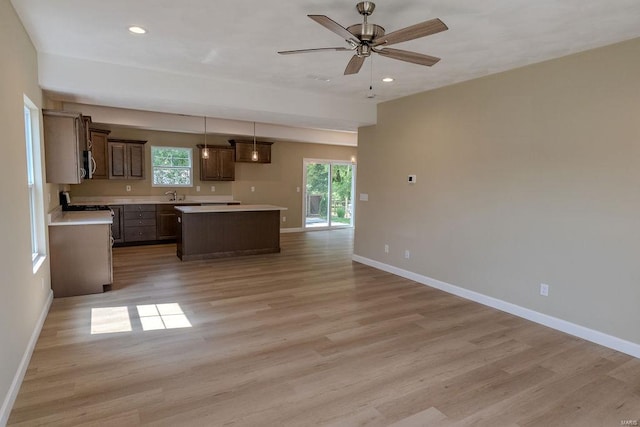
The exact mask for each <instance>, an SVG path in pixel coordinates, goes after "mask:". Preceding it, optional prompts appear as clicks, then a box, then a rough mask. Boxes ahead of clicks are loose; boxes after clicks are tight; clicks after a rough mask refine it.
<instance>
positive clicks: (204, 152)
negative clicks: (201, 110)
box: [202, 116, 209, 160]
mask: <svg viewBox="0 0 640 427" xmlns="http://www.w3.org/2000/svg"><path fill="white" fill-rule="evenodd" d="M202 158H203V159H204V160H207V159H208V158H209V148H207V116H204V148H203V149H202Z"/></svg>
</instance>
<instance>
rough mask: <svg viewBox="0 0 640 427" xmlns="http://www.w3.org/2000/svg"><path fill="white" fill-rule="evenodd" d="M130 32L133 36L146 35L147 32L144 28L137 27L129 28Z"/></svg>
mask: <svg viewBox="0 0 640 427" xmlns="http://www.w3.org/2000/svg"><path fill="white" fill-rule="evenodd" d="M129 31H131V32H132V33H133V34H144V33H146V32H147V30H145V29H144V28H142V27H138V26H135V25H134V26H133V27H129Z"/></svg>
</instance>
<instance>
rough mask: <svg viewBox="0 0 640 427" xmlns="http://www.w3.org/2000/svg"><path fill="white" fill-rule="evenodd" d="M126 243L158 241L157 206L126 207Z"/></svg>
mask: <svg viewBox="0 0 640 427" xmlns="http://www.w3.org/2000/svg"><path fill="white" fill-rule="evenodd" d="M123 222H124V243H129V242H146V241H154V240H157V237H156V205H152V204H148V205H124V221H123Z"/></svg>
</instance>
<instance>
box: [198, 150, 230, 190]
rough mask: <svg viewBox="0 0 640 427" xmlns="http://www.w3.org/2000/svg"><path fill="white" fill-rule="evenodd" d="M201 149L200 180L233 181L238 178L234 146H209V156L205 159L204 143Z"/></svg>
mask: <svg viewBox="0 0 640 427" xmlns="http://www.w3.org/2000/svg"><path fill="white" fill-rule="evenodd" d="M198 148H199V149H200V153H199V154H200V155H199V157H200V180H201V181H233V180H235V179H236V163H235V161H234V156H233V155H234V150H233V147H220V146H216V145H214V146H211V145H209V146H207V151H208V152H209V158H208V159H203V158H202V152H203V150H204V145H198Z"/></svg>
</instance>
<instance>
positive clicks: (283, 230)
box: [280, 227, 304, 233]
mask: <svg viewBox="0 0 640 427" xmlns="http://www.w3.org/2000/svg"><path fill="white" fill-rule="evenodd" d="M303 231H304V228H300V227H296V228H281V229H280V233H301V232H303Z"/></svg>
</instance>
